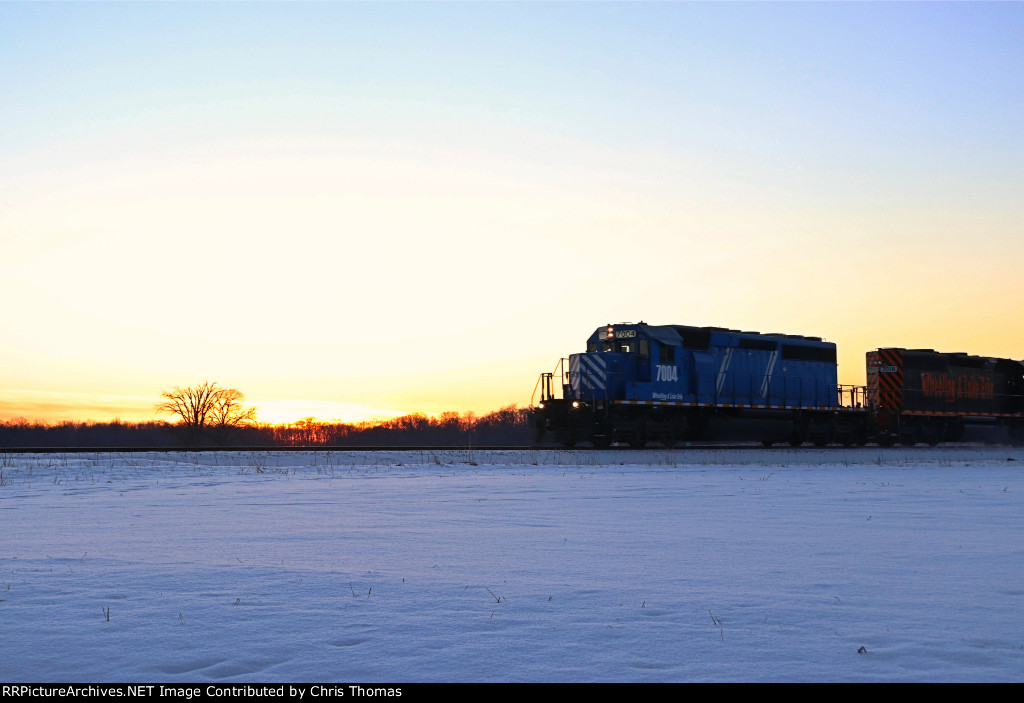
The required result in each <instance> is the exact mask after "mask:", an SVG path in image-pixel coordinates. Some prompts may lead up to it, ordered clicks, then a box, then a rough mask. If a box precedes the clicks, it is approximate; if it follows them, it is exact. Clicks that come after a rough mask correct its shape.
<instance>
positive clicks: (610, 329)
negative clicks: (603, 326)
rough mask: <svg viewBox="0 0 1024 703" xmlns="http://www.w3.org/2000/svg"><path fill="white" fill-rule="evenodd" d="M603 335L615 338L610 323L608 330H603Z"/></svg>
mask: <svg viewBox="0 0 1024 703" xmlns="http://www.w3.org/2000/svg"><path fill="white" fill-rule="evenodd" d="M604 336H605V337H607V338H608V339H615V328H614V327H612V326H611V325H608V331H607V332H605V335H604Z"/></svg>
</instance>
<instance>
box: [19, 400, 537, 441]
mask: <svg viewBox="0 0 1024 703" xmlns="http://www.w3.org/2000/svg"><path fill="white" fill-rule="evenodd" d="M528 417H529V411H528V410H526V409H523V408H517V407H515V406H512V405H510V406H508V407H504V408H501V409H500V410H495V411H494V412H491V413H488V414H486V415H482V416H479V417H477V416H476V415H474V414H473V413H464V414H461V415H460V414H459V413H457V412H446V413H442V414H441V415H440V416H438V417H430V416H427V415H421V414H413V415H403V416H402V417H396V418H393V419H390V420H377V421H370V422H359V423H346V422H337V421H333V422H332V421H325V420H317V419H314V418H306V419H303V420H299V421H298V422H290V423H285V424H277V425H271V424H267V423H262V424H255V423H254V424H251V425H246V426H243V427H237V428H234V429H233V431H232V432H231V434H230V435H226V434H224V433H222V432H217V431H216V428H210V429H209V431H205V432H203V433H202V434H200V435H198V436H197V435H196V434H195V433H194V431H190V432H182V431H181V429H182V428H181V426H180V423H170V422H135V423H133V422H123V421H120V420H114V421H112V422H72V421H64V422H58V423H41V422H29V421H28V420H25V419H23V418H17V419H14V420H7V421H0V448H4V447H6V448H11V449H14V448H34V447H38V448H40V449H49V448H54V447H58V448H59V447H68V448H87V447H121V448H125V449H131V448H138V449H144V448H151V447H175V446H180V447H185V448H196V447H267V448H272V447H294V446H338V447H362V446H382V447H408V446H462V445H471V446H474V447H485V446H504V445H527V444H529V443H530V431H529V422H528Z"/></svg>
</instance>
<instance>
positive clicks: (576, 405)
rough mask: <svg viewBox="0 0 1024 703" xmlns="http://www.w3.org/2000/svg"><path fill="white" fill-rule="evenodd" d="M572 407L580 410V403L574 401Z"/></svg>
mask: <svg viewBox="0 0 1024 703" xmlns="http://www.w3.org/2000/svg"><path fill="white" fill-rule="evenodd" d="M572 406H573V407H574V408H578V407H579V406H580V401H578V400H574V401H572Z"/></svg>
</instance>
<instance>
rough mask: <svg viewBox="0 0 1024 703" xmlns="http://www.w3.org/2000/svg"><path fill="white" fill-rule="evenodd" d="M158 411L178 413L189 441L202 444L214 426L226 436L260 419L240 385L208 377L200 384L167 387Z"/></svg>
mask: <svg viewBox="0 0 1024 703" xmlns="http://www.w3.org/2000/svg"><path fill="white" fill-rule="evenodd" d="M161 395H162V396H163V398H164V401H163V402H162V403H159V404H157V406H156V409H157V412H163V413H167V414H169V415H176V416H177V417H178V419H179V423H178V426H179V427H180V428H181V431H182V433H183V435H184V437H185V441H186V442H187V443H189V444H193V445H198V444H200V442H201V441H202V437H203V434H204V432H205V430H206V429H207V428H209V427H213V428H215V429H216V430H217V435H218V439H219V440H226V438H227V435H229V434H230V433H231V431H232V430H234V429H236V428H238V427H241V426H243V425H246V424H249V423H250V422H252V421H254V420H255V419H256V410H255V409H253V408H246V407H244V406H243V405H242V401H243V400H245V396H244V395H243V394H242V393H241V391H239V390H238V389H236V388H221V387H220V386H218V385H217V383H216V382H211V381H204V382H203V383H201V384H199V385H197V386H187V387H185V388H179V387H177V386H175V387H174V389H173V390H169V391H164V392H163V393H162V394H161Z"/></svg>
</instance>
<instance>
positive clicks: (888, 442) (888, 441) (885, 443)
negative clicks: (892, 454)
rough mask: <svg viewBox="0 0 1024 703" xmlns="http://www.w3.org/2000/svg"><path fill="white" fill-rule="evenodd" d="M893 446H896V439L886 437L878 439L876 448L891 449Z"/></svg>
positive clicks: (889, 436) (890, 436)
mask: <svg viewBox="0 0 1024 703" xmlns="http://www.w3.org/2000/svg"><path fill="white" fill-rule="evenodd" d="M894 444H896V438H895V437H893V436H892V435H886V436H885V437H879V439H878V446H880V447H891V446H892V445H894Z"/></svg>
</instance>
